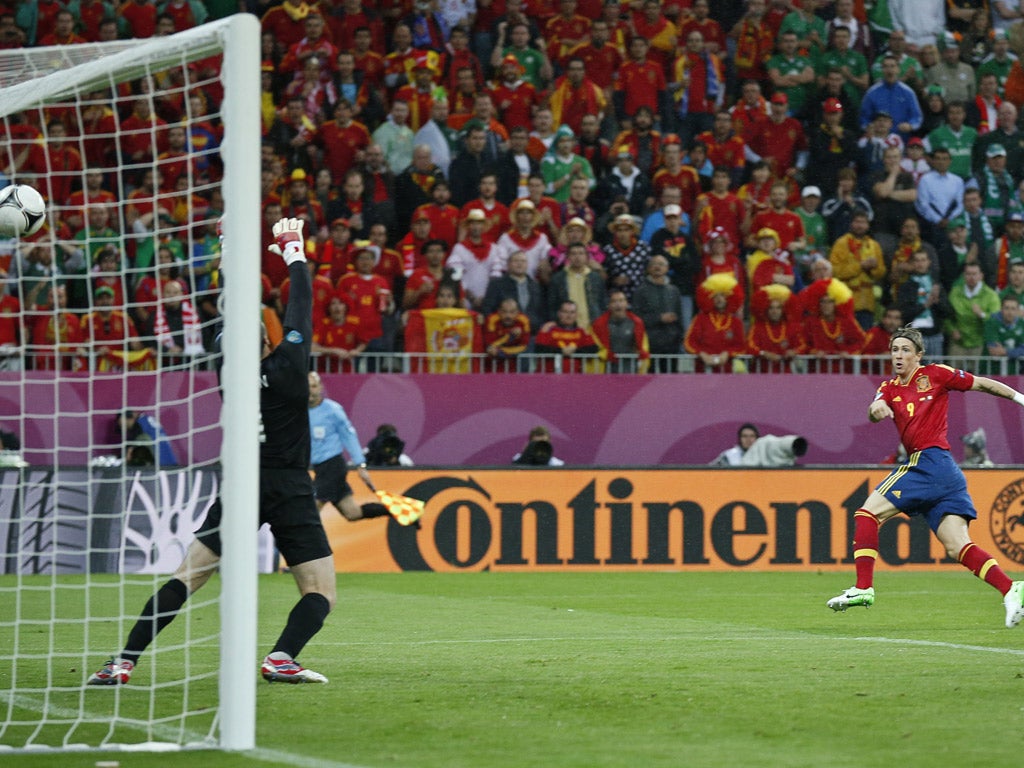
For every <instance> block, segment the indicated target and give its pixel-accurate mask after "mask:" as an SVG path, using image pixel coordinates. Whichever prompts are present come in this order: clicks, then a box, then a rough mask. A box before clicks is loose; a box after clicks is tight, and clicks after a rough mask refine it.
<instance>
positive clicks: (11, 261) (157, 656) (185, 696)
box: [0, 14, 272, 757]
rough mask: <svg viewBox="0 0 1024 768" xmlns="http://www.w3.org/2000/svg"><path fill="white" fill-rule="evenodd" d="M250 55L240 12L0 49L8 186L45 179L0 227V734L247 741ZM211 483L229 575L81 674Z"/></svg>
mask: <svg viewBox="0 0 1024 768" xmlns="http://www.w3.org/2000/svg"><path fill="white" fill-rule="evenodd" d="M259 53H260V26H259V21H258V20H257V19H256V17H254V16H251V15H248V14H239V15H237V16H233V17H231V18H228V19H223V20H220V21H217V22H213V23H210V24H206V25H203V26H202V27H197V28H195V29H191V30H187V31H184V32H180V33H178V34H174V35H170V36H166V37H159V38H151V39H148V40H139V41H119V42H116V43H96V44H83V45H74V46H60V47H52V48H27V49H19V50H13V51H4V52H0V187H3V186H6V184H7V183H19V184H29V185H31V186H33V187H35V188H36V189H38V190H39V191H40V192H42V193H43V194H44V196H46V197H47V226H46V227H44V229H43V231H42V232H41V233H39V234H37V235H34V236H32V237H31V238H27V239H25V240H19V239H16V238H15V239H11V240H3V239H0V441H2V446H0V757H2V755H3V754H4V753H5V752H9V753H13V752H25V751H42V750H61V751H72V750H74V751H78V750H154V751H155V750H170V749H183V748H195V747H201V748H211V747H212V748H221V749H226V750H244V749H251V748H253V747H255V735H256V731H255V712H256V684H257V680H258V670H259V665H258V657H257V648H256V646H257V637H256V627H257V624H256V619H257V601H256V578H257V570H258V568H259V567H260V566H261V564H260V561H259V558H260V556H261V555H262V556H263V557H264V559H265V561H266V562H265V563H263V568H264V570H265V569H266V567H267V564H268V563H269V562H270V559H271V557H272V552H270V551H268V550H267V549H266V545H265V539H260V538H258V534H257V525H256V523H257V515H258V504H259V498H258V487H257V484H256V483H254V482H253V479H254V478H255V477H257V476H258V472H259V468H258V467H259V455H258V454H259V388H260V385H259V375H258V371H259V351H258V342H259V335H260V331H259V322H258V321H259V317H260V292H261V286H260V249H261V234H260V230H261V227H262V226H263V222H262V217H261V214H260V178H259V177H260V59H259ZM76 158H77V159H76ZM161 179H163V180H164V181H161ZM168 179H173V183H172V184H171V183H168V182H167V180H168ZM219 221H221V222H222V227H223V242H224V244H225V245H224V249H223V252H221V247H220V244H221V240H220V238H219V237H218V233H217V227H218V222H219ZM221 332H222V336H221V339H222V340H221V341H220V342H219V343H216V342H215V339H216V337H217V336H218V334H220V333H221ZM218 350H222V352H223V355H222V360H221V361H218V359H217V357H218V354H217V353H218ZM221 362H222V365H221V364H220V363H221ZM218 497H220V498H221V499H222V504H223V510H224V514H223V522H222V530H221V539H222V542H223V553H222V559H221V563H220V569H219V577H215V578H214V579H213V580H211V582H210V584H209V585H208V586H207V587H205V588H204V589H203V590H201V591H199V592H198V593H196V594H195V595H194V596H193V597H192V598H191V599H190V600H188V601H187V602H186V604H185V607H184V608H183V609H182V611H181V613H180V615H178V616H177V618H176V619H175V620H174V621H173V623H171V624H170V626H168V627H167V628H166V630H165V631H163V632H162V633H160V635H159V636H158V637H157V638H156V640H155V641H154V642H153V644H152V645H150V647H149V648H148V649H147V650H146V652H145V653H144V654H143V656H142V657H141V659H140V660H139V663H138V665H137V667H136V669H135V671H134V673H133V675H132V677H131V681H130V682H129V683H128V684H127V685H122V686H86V684H85V683H86V679H87V678H88V677H89V674H90V673H92V672H94V671H95V670H96V669H98V668H99V667H100V666H101V665H102V664H103V662H104V661H106V660H107V659H108V658H110V657H111V656H117V655H118V654H119V653H120V650H121V649H122V648H123V647H124V643H125V641H126V638H127V635H128V633H129V631H130V629H131V627H132V625H133V624H134V622H135V620H136V619H137V617H138V615H139V612H140V610H141V609H142V607H143V605H144V604H145V602H146V600H147V599H148V598H149V597H150V596H151V595H152V594H153V593H154V592H155V591H156V590H157V589H158V588H159V587H160V586H161V585H162V584H163V583H164V582H165V581H166V580H167V578H168V576H169V575H170V574H171V573H172V572H173V571H174V570H175V569H176V568H177V566H178V565H179V564H180V562H181V560H182V555H183V553H184V551H185V549H186V548H187V547H188V544H189V542H190V541H191V539H192V532H193V531H194V530H195V528H196V527H198V525H199V523H200V522H201V521H202V519H203V517H204V516H205V514H206V512H207V511H208V510H209V508H210V506H211V504H212V503H213V501H214V500H215V499H216V498H218Z"/></svg>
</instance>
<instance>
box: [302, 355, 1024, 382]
mask: <svg viewBox="0 0 1024 768" xmlns="http://www.w3.org/2000/svg"><path fill="white" fill-rule="evenodd" d="M644 362H645V363H646V365H644V364H642V363H644ZM926 362H935V363H943V364H946V365H949V366H951V367H954V368H964V369H965V370H968V371H971V372H973V373H979V374H983V375H986V376H989V375H991V376H1012V375H1015V374H1017V373H1019V369H1018V367H1017V361H1016V360H1010V359H1008V358H1005V357H989V356H987V355H982V356H976V357H964V356H957V357H941V358H937V359H935V360H928V361H926ZM312 365H313V368H314V369H315V370H317V371H320V372H321V373H440V374H459V373H505V374H508V373H513V374H533V373H557V374H572V373H584V374H618V373H623V374H631V373H637V372H639V371H640V370H646V371H647V372H649V373H653V374H666V373H669V374H673V373H689V374H695V373H698V372H699V373H700V374H715V375H717V374H719V373H725V372H728V373H735V374H742V373H749V374H760V373H791V374H797V375H807V374H819V373H825V374H836V373H838V374H860V375H869V376H876V377H886V376H890V375H891V371H892V369H891V366H890V360H889V356H888V355H853V356H850V357H838V356H835V357H818V356H816V355H799V356H797V357H794V358H793V359H792V360H791V361H788V362H787V363H785V364H782V363H776V362H771V361H768V360H764V359H761V358H754V357H750V356H744V355H740V356H737V357H735V358H733V360H732V361H731V363H730V364H729V365H728V366H726V368H725V370H723V371H713V370H701V368H702V366H701V365H700V363H699V358H698V357H697V356H695V355H688V354H679V355H651V356H650V358H649V360H647V361H641V360H640V358H639V356H637V355H619V356H618V357H617V359H616V361H615V362H614V363H609V362H607V361H605V360H602V359H600V358H599V357H598V356H597V355H572V356H571V357H570V356H562V355H552V354H538V353H523V354H520V355H518V356H517V357H515V358H493V357H490V356H489V355H486V354H479V353H477V354H472V353H465V354H457V353H435V352H422V353H414V352H394V353H386V352H385V353H363V354H361V355H359V356H358V357H357V358H355V359H354V360H339V359H338V358H336V357H331V356H327V355H323V356H314V359H313V362H312Z"/></svg>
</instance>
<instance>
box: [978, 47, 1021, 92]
mask: <svg viewBox="0 0 1024 768" xmlns="http://www.w3.org/2000/svg"><path fill="white" fill-rule="evenodd" d="M1013 62H1014V59H1012V58H1010V57H1009V56H1007V57H1006V61H997V60H996V59H995V58H991V59H986V60H985V61H983V62H981V64H979V65H978V71H977V82H978V83H980V82H981V76H982V75H987V74H989V73H991V74H994V75H995V76H996V81H997V82H998V83H999V95H1000V96H1002V95H1003V89H1004V88H1005V87H1006V78H1007V77H1008V76H1009V74H1010V68H1011V67H1012V66H1013Z"/></svg>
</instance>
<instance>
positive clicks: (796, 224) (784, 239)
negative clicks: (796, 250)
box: [750, 209, 804, 250]
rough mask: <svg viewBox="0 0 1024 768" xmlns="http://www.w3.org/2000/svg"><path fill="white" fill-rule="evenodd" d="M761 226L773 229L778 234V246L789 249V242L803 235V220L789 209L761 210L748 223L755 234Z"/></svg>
mask: <svg viewBox="0 0 1024 768" xmlns="http://www.w3.org/2000/svg"><path fill="white" fill-rule="evenodd" d="M762 227H768V228H769V229H774V230H775V232H776V233H777V234H778V236H779V241H780V243H779V247H780V248H785V249H787V250H788V249H789V244H790V243H792V242H793V241H794V240H798V239H800V238H801V237H803V236H804V221H803V219H801V218H800V217H799V216H797V215H796V214H795V213H793V212H792V211H790V210H784V211H773V210H771V209H768V210H767V211H761V212H760V213H758V214H756V215H755V216H754V220H753V222H752V223H751V225H750V232H751V234H757V232H758V231H759V230H760V229H761V228H762Z"/></svg>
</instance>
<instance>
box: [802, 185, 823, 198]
mask: <svg viewBox="0 0 1024 768" xmlns="http://www.w3.org/2000/svg"><path fill="white" fill-rule="evenodd" d="M800 197H821V189H820V188H819V187H815V186H814V185H813V184H812V185H811V186H808V187H804V188H803V191H802V192H801V193H800Z"/></svg>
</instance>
